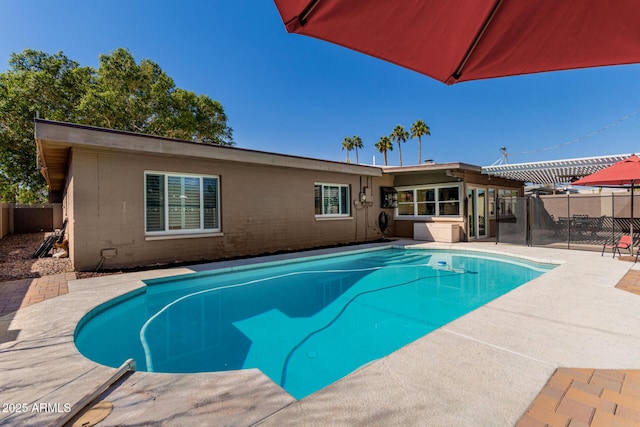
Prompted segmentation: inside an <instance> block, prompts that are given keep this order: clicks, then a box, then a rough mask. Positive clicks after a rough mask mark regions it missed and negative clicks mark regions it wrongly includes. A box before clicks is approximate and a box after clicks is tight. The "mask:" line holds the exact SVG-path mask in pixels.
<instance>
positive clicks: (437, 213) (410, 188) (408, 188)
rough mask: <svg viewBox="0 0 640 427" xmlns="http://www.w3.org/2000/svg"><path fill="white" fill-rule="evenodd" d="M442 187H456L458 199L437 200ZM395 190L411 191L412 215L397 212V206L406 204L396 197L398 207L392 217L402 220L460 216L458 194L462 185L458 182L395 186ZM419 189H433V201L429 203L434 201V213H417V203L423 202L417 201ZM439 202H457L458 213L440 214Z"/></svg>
mask: <svg viewBox="0 0 640 427" xmlns="http://www.w3.org/2000/svg"><path fill="white" fill-rule="evenodd" d="M442 188H457V189H458V199H456V200H439V199H438V197H439V193H440V192H439V190H440V189H442ZM395 189H396V191H397V192H398V193H400V192H401V191H413V215H400V214H399V206H400V205H406V204H407V203H406V202H400V200H399V198H398V207H396V208H395V211H394V218H395V219H399V220H403V219H426V218H435V217H439V218H461V217H462V216H463V214H462V200H461V199H460V195H461V194H462V185H461V184H458V183H455V184H453V183H447V184H438V185H420V186H406V187H395ZM420 190H434V192H435V201H433V202H430V203H435V215H418V205H419V204H421V203H425V202H418V198H417V192H418V191H420ZM441 203H457V204H458V214H457V215H440V204H441Z"/></svg>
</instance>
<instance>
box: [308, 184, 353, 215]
mask: <svg viewBox="0 0 640 427" xmlns="http://www.w3.org/2000/svg"><path fill="white" fill-rule="evenodd" d="M318 186H319V187H320V205H321V206H322V211H323V212H322V213H321V214H315V217H316V218H318V219H322V218H351V185H349V184H336V183H331V182H315V183H314V184H313V191H314V212H315V189H316V187H318ZM325 187H338V188H339V189H340V190H338V197H340V198H342V191H341V189H342V188H346V189H347V200H346V207H347V212H346V213H337V214H328V213H325V212H324V203H323V201H324V191H325ZM338 206H342V199H340V200H339V202H338Z"/></svg>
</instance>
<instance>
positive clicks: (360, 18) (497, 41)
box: [274, 0, 640, 84]
mask: <svg viewBox="0 0 640 427" xmlns="http://www.w3.org/2000/svg"><path fill="white" fill-rule="evenodd" d="M274 1H275V4H276V6H277V8H278V10H279V12H280V15H281V17H282V20H283V21H284V23H285V27H286V29H287V31H288V32H290V33H298V34H304V35H307V36H311V37H315V38H318V39H321V40H325V41H328V42H331V43H335V44H338V45H341V46H344V47H348V48H350V49H353V50H357V51H360V52H363V53H366V54H368V55H371V56H374V57H377V58H380V59H384V60H386V61H389V62H392V63H394V64H397V65H400V66H403V67H405V68H409V69H411V70H414V71H417V72H419V73H422V74H426V75H428V76H430V77H433V78H434V79H437V80H440V81H441V82H445V83H447V84H453V83H456V82H460V81H465V80H477V79H485V78H491V77H503V76H511V75H518V74H528V73H537V72H543V71H555V70H565V69H574V68H585V67H595V66H602V65H617V64H631V63H637V62H640V25H639V24H638V22H640V1H639V0H615V1H603V0H579V1H567V0H560V1H544V0H543V1H541V0H397V1H392V0H274Z"/></svg>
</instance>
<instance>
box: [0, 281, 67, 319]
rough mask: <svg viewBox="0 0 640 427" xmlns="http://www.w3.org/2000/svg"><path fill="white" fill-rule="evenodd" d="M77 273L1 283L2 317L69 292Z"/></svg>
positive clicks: (0, 312) (0, 302) (0, 308)
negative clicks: (69, 284) (70, 282)
mask: <svg viewBox="0 0 640 427" xmlns="http://www.w3.org/2000/svg"><path fill="white" fill-rule="evenodd" d="M71 280H76V274H75V273H65V274H56V275H52V276H44V277H38V278H35V279H22V280H12V281H8V282H0V316H4V315H5V314H9V313H13V312H14V311H16V310H19V309H21V308H24V307H28V306H30V305H33V304H36V303H39V302H42V301H44V300H47V299H51V298H54V297H57V296H60V295H64V294H66V293H67V292H69V288H68V286H67V282H69V281H71Z"/></svg>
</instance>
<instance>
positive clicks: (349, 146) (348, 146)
mask: <svg viewBox="0 0 640 427" xmlns="http://www.w3.org/2000/svg"><path fill="white" fill-rule="evenodd" d="M345 150H347V163H351V162H350V161H349V151H351V150H353V138H351V137H349V136H346V137H345V138H344V139H343V140H342V151H345Z"/></svg>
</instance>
